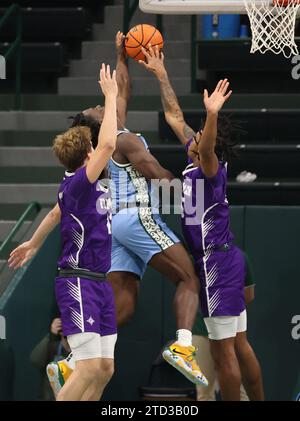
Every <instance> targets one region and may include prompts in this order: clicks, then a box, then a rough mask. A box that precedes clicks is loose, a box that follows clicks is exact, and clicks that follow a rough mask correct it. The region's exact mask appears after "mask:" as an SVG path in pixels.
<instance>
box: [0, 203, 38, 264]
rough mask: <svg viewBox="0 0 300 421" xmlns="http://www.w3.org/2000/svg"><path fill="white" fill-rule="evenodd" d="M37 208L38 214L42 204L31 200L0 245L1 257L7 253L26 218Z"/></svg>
mask: <svg viewBox="0 0 300 421" xmlns="http://www.w3.org/2000/svg"><path fill="white" fill-rule="evenodd" d="M33 210H35V211H36V214H37V213H38V212H39V211H40V210H41V205H40V204H39V203H38V202H31V203H30V204H29V205H28V206H27V208H26V209H25V211H24V212H23V214H22V215H21V216H20V218H19V220H18V221H17V222H16V224H15V226H14V227H13V229H12V230H11V231H10V232H9V234H8V235H7V237H6V238H5V240H4V241H3V243H2V244H1V246H0V258H3V255H4V254H5V251H6V250H7V248H8V246H9V245H10V243H11V240H12V239H13V238H14V236H15V235H16V233H17V232H18V231H19V230H20V228H21V227H22V225H23V224H24V222H25V221H26V218H27V217H28V216H29V215H30V214H31V212H32V211H33Z"/></svg>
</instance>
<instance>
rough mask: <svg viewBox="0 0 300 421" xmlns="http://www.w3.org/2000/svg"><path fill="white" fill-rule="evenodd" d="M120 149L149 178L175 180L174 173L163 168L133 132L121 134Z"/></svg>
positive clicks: (135, 167) (136, 168)
mask: <svg viewBox="0 0 300 421" xmlns="http://www.w3.org/2000/svg"><path fill="white" fill-rule="evenodd" d="M118 151H119V152H120V153H121V154H122V155H124V156H125V157H126V158H127V160H128V161H129V162H130V163H131V164H132V166H133V167H134V169H135V170H137V171H138V172H140V173H141V174H142V175H143V176H144V177H145V178H147V179H148V180H151V179H159V180H162V179H167V180H173V178H175V177H174V175H173V174H172V173H171V172H170V171H168V170H166V169H165V168H163V167H162V166H161V165H160V163H159V162H158V161H157V159H156V158H154V156H153V155H151V153H150V152H149V151H147V150H146V149H145V147H144V145H143V144H142V142H141V141H140V140H139V139H138V138H137V136H136V135H135V134H133V133H125V134H121V135H120V136H119V139H118Z"/></svg>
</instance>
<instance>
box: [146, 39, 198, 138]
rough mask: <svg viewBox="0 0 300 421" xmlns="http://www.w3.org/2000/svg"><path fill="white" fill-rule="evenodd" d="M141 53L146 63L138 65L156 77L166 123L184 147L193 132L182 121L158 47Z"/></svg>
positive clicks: (181, 113) (181, 114)
mask: <svg viewBox="0 0 300 421" xmlns="http://www.w3.org/2000/svg"><path fill="white" fill-rule="evenodd" d="M142 51H143V53H144V55H145V57H146V60H147V62H144V61H142V60H140V61H139V63H140V64H141V65H142V66H144V67H145V68H146V69H147V70H149V71H150V72H153V73H154V74H155V76H156V77H157V79H158V81H159V85H160V95H161V102H162V105H163V110H164V113H165V118H166V121H167V123H168V124H169V125H170V126H171V128H172V130H173V131H174V133H175V134H176V136H177V137H178V139H179V140H180V142H181V143H182V144H183V145H185V144H186V143H187V142H188V140H189V139H190V138H191V137H192V136H194V134H195V132H194V130H193V129H192V128H191V127H190V126H189V125H188V124H187V123H186V121H185V119H184V115H183V112H182V110H181V108H180V105H179V102H178V99H177V96H176V94H175V92H174V89H173V88H172V85H171V83H170V80H169V77H168V72H167V70H166V68H165V65H164V55H163V53H162V52H160V51H159V48H158V46H156V47H155V48H154V49H153V48H152V47H151V45H150V47H149V50H148V51H146V50H145V49H144V48H142Z"/></svg>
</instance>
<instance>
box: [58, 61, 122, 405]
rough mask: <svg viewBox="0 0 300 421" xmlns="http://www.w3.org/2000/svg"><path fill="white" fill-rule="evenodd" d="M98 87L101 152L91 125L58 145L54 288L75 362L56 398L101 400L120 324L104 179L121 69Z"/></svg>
mask: <svg viewBox="0 0 300 421" xmlns="http://www.w3.org/2000/svg"><path fill="white" fill-rule="evenodd" d="M100 86H101V89H102V92H103V94H104V96H105V115H104V118H103V122H102V125H101V130H100V131H99V142H98V145H97V147H96V149H95V150H94V149H93V147H92V143H91V133H90V130H89V129H87V128H86V127H74V128H72V129H69V130H68V131H67V132H66V133H63V134H61V135H58V136H57V137H56V139H55V141H54V145H53V149H54V152H55V155H56V156H57V157H58V158H59V160H60V162H61V163H62V164H63V165H64V166H65V167H66V169H67V170H68V171H66V173H65V177H64V179H63V181H62V183H61V185H60V188H59V193H58V206H59V209H60V213H61V224H60V233H61V242H62V250H61V255H60V258H59V261H58V275H57V277H56V280H55V292H56V299H57V304H58V306H59V310H60V317H61V320H62V329H63V334H64V335H65V336H67V339H68V343H69V346H70V348H71V350H72V354H73V357H74V359H75V368H74V371H73V373H72V374H71V376H70V378H69V380H68V382H67V383H65V385H64V386H63V387H62V389H61V390H60V391H59V393H58V395H57V400H58V401H77V400H95V401H98V400H99V399H100V397H101V395H102V392H103V390H104V388H105V386H106V385H107V383H108V382H109V380H110V378H111V376H112V374H113V370H114V348H115V342H116V339H117V326H116V317H115V306H114V297H113V290H112V287H111V285H110V284H109V282H108V281H107V279H106V278H107V276H106V272H107V271H108V270H109V268H110V265H111V230H110V225H109V224H110V222H109V221H110V218H111V199H110V197H109V195H107V193H108V188H107V187H106V186H103V185H102V183H101V179H100V180H99V177H100V174H101V173H102V172H103V169H104V168H105V167H106V165H107V162H108V160H109V159H110V157H111V155H112V153H113V151H114V149H115V145H116V140H117V113H116V99H117V93H118V86H117V81H116V73H115V71H114V72H113V75H112V76H111V74H110V68H109V66H107V67H106V66H105V65H104V64H103V65H102V68H101V71H100ZM96 203H100V204H101V206H100V207H101V212H99V209H97V207H96ZM95 226H97V230H95V229H94V228H95Z"/></svg>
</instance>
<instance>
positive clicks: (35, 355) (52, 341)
mask: <svg viewBox="0 0 300 421" xmlns="http://www.w3.org/2000/svg"><path fill="white" fill-rule="evenodd" d="M70 352H71V350H70V347H69V344H68V341H67V339H66V338H65V337H64V336H63V333H62V325H61V319H60V318H59V317H56V318H55V319H53V320H52V323H51V327H50V332H49V333H48V334H47V335H46V336H45V337H44V338H43V339H42V340H41V341H40V342H39V343H38V344H37V345H36V347H35V348H34V349H33V351H32V352H31V354H30V360H31V362H32V364H33V365H34V366H35V367H36V368H38V369H39V370H40V373H41V384H40V391H39V399H40V400H45V401H49V400H54V395H53V392H52V390H51V387H50V384H49V381H48V377H47V374H46V367H47V364H48V363H49V362H51V361H59V360H61V359H64V358H66V357H67V355H68V354H69V353H70Z"/></svg>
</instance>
